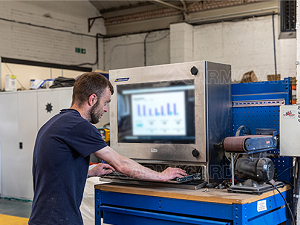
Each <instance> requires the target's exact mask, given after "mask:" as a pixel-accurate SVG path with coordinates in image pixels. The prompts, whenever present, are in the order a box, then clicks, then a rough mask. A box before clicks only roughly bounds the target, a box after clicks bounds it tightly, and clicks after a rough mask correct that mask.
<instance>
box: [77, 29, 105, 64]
mask: <svg viewBox="0 0 300 225" xmlns="http://www.w3.org/2000/svg"><path fill="white" fill-rule="evenodd" d="M99 37H104V35H103V34H100V33H97V34H96V61H95V63H81V64H78V65H75V66H83V65H90V66H93V65H96V64H97V63H98V60H99Z"/></svg>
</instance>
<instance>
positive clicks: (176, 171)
mask: <svg viewBox="0 0 300 225" xmlns="http://www.w3.org/2000/svg"><path fill="white" fill-rule="evenodd" d="M161 176H162V181H168V180H172V179H174V178H176V177H183V176H187V173H186V171H185V170H182V169H180V168H171V167H168V168H167V169H165V170H164V171H163V172H161Z"/></svg>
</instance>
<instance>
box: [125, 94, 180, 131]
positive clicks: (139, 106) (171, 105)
mask: <svg viewBox="0 0 300 225" xmlns="http://www.w3.org/2000/svg"><path fill="white" fill-rule="evenodd" d="M131 101H132V104H131V106H132V109H131V111H132V124H133V135H185V133H186V118H185V115H186V113H185V92H184V91H176V92H165V93H164V92H162V93H145V94H135V95H132V96H131Z"/></svg>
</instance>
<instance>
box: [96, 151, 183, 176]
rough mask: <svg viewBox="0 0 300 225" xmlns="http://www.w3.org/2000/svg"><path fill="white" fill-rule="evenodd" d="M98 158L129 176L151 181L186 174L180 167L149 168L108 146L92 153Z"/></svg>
mask: <svg viewBox="0 0 300 225" xmlns="http://www.w3.org/2000/svg"><path fill="white" fill-rule="evenodd" d="M94 154H95V155H96V156H97V157H98V158H100V159H102V160H104V161H105V162H106V163H108V164H109V165H111V166H112V167H113V168H114V169H115V170H117V171H118V172H120V173H123V174H125V175H127V176H129V177H133V178H137V179H141V180H152V181H168V180H172V179H173V178H176V177H182V176H186V175H187V174H186V172H185V171H184V170H182V169H180V168H171V167H169V168H167V169H166V170H164V171H163V172H161V173H159V172H156V171H154V170H151V169H149V168H146V167H144V166H142V165H141V164H139V163H137V162H135V161H133V160H131V159H129V158H126V157H124V156H121V155H120V154H118V153H117V152H116V151H114V150H113V149H112V148H110V147H109V146H107V147H105V148H102V149H101V150H98V151H97V152H95V153H94Z"/></svg>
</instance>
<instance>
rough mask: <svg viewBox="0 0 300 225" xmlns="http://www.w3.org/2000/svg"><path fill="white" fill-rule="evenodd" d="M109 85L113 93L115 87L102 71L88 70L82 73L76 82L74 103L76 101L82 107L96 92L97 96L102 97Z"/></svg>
mask: <svg viewBox="0 0 300 225" xmlns="http://www.w3.org/2000/svg"><path fill="white" fill-rule="evenodd" d="M107 87H109V89H110V92H111V94H113V93H114V88H113V86H112V85H111V83H110V81H109V80H108V79H107V78H106V77H105V76H103V75H101V74H100V73H97V72H88V73H84V74H82V75H80V76H79V77H78V78H77V79H76V81H75V84H74V88H73V96H72V105H73V104H74V103H75V102H76V103H77V104H78V106H79V107H81V106H82V104H83V103H84V102H86V101H87V100H88V98H89V97H90V96H91V95H92V94H96V95H97V98H98V99H100V98H101V95H102V94H103V92H104V90H105V89H106V88H107Z"/></svg>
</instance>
